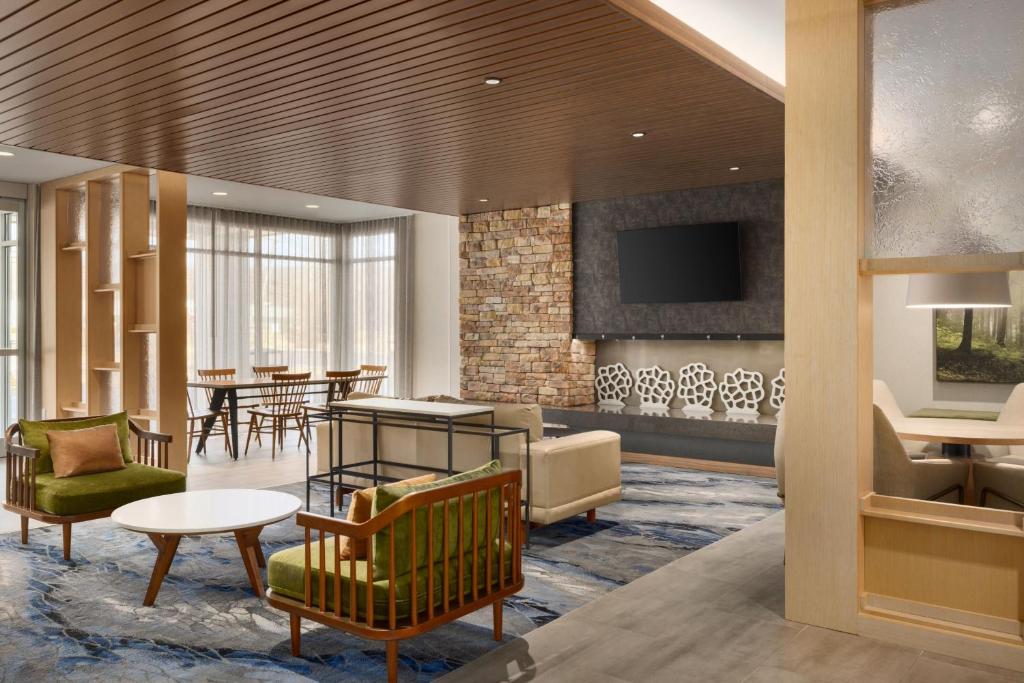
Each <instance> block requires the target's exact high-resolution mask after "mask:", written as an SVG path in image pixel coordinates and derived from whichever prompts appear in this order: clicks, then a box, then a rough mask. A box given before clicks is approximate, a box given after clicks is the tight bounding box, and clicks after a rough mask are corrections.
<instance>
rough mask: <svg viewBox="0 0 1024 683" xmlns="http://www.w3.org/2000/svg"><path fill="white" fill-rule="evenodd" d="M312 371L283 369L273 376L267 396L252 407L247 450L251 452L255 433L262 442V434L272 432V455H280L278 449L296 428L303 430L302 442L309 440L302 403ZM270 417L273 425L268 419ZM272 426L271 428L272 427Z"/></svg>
mask: <svg viewBox="0 0 1024 683" xmlns="http://www.w3.org/2000/svg"><path fill="white" fill-rule="evenodd" d="M309 376H310V373H308V372H280V373H275V374H273V375H271V376H270V379H271V380H272V381H273V382H274V384H273V386H270V387H268V388H267V391H268V393H267V394H266V400H265V401H264V402H263V403H262V404H261V405H260V406H258V407H256V408H250V409H249V411H248V412H249V432H248V434H247V435H246V437H245V454H248V453H249V442H250V440H251V439H252V435H253V434H254V433H255V434H256V435H257V436H256V442H257V443H261V442H260V440H259V435H260V434H261V433H262V434H269V435H270V443H271V450H270V459H271V460H273V459H274V458H276V457H277V449H278V447H279V446H280V447H281V448H282V449H283V448H284V437H285V433H286V432H288V431H291V430H296V431H297V432H298V433H299V445H300V446H301V445H302V444H303V443H305V445H306V451H307V452H309V442H308V441H306V434H305V432H304V431H303V430H302V406H303V404H304V403H305V401H306V388H307V387H308V386H309ZM267 421H269V422H270V424H269V427H268V425H266V422H267ZM268 430H269V431H268Z"/></svg>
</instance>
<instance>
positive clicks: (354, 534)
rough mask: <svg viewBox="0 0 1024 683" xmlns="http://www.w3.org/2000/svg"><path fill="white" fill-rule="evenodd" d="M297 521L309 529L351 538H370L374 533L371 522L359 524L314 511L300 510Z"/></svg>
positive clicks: (296, 517)
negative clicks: (370, 528) (371, 529)
mask: <svg viewBox="0 0 1024 683" xmlns="http://www.w3.org/2000/svg"><path fill="white" fill-rule="evenodd" d="M295 523H296V524H297V525H299V526H302V527H306V528H307V529H314V530H317V531H321V532H324V533H330V534H338V535H340V536H348V537H349V538H360V539H361V538H368V537H369V536H370V534H371V533H372V532H371V531H370V530H369V526H370V525H369V522H363V523H361V524H357V523H355V522H350V521H348V520H347V519H337V518H335V517H328V516H327V515H318V514H316V513H313V512H300V513H298V514H296V515H295Z"/></svg>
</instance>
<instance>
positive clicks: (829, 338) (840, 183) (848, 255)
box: [785, 0, 872, 632]
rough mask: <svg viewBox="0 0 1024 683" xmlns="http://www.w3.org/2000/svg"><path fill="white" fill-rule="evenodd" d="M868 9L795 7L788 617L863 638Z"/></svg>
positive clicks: (789, 141) (848, 2)
mask: <svg viewBox="0 0 1024 683" xmlns="http://www.w3.org/2000/svg"><path fill="white" fill-rule="evenodd" d="M863 78H864V67H863V7H862V5H861V0H787V2H786V246H785V255H786V265H785V277H786V284H785V297H786V314H785V332H786V350H785V357H786V383H787V387H786V421H787V424H786V616H787V618H789V619H793V620H796V621H801V622H805V623H809V624H816V625H819V626H824V627H827V628H832V629H837V630H841V631H847V632H856V630H857V610H858V606H857V599H858V567H859V563H860V559H859V557H858V546H859V543H858V539H859V535H860V534H861V529H860V525H859V516H858V512H857V505H858V499H859V494H860V493H861V492H866V491H867V490H869V488H870V480H871V472H870V448H871V411H870V409H871V397H870V391H871V381H870V380H871V372H872V371H871V367H872V336H871V281H870V278H868V277H866V276H862V275H861V274H860V272H859V270H858V259H859V257H860V256H861V255H862V239H863V217H864V202H865V181H866V176H865V170H864V151H865V150H864V142H865V141H864V136H863V130H864V125H863V116H864V107H863V105H864V94H863V93H864V87H863Z"/></svg>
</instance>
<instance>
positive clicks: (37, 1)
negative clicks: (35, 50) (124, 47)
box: [0, 0, 115, 54]
mask: <svg viewBox="0 0 1024 683" xmlns="http://www.w3.org/2000/svg"><path fill="white" fill-rule="evenodd" d="M114 1H115V0H107V3H108V4H109V3H111V2H114ZM93 11H95V9H94V7H93V6H90V5H85V4H82V3H80V2H79V0H52V1H51V2H43V1H41V0H34V1H33V2H18V3H11V4H10V6H9V5H8V4H7V3H5V4H4V5H3V9H0V12H2V13H3V16H2V17H0V35H2V36H4V40H5V41H6V40H8V39H12V40H13V39H15V38H16V37H18V36H20V34H21V33H22V32H26V31H32V30H33V29H36V30H40V28H39V27H41V26H42V25H43V23H44V22H47V23H48V22H54V23H55V24H58V25H63V24H64V23H66V22H67V21H69V20H70V21H74V20H75V19H74V17H81V16H88V15H89V13H91V12H93ZM67 18H70V19H67ZM42 28H43V29H45V26H42ZM17 39H18V40H21V39H20V38H17ZM0 54H3V52H0Z"/></svg>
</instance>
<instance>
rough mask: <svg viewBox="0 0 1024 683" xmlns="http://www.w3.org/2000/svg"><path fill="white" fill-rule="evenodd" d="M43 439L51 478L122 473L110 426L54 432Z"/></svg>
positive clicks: (117, 449)
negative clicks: (51, 472)
mask: <svg viewBox="0 0 1024 683" xmlns="http://www.w3.org/2000/svg"><path fill="white" fill-rule="evenodd" d="M46 439H47V441H49V443H50V459H51V460H53V476H55V477H57V478H58V479H59V478H61V477H76V476H80V475H83V474H96V473H97V472H113V471H114V470H121V469H124V458H122V457H121V444H120V442H119V441H118V439H117V427H116V426H114V425H100V426H99V427H87V428H85V429H70V430H66V429H58V430H55V431H52V432H47V433H46Z"/></svg>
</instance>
